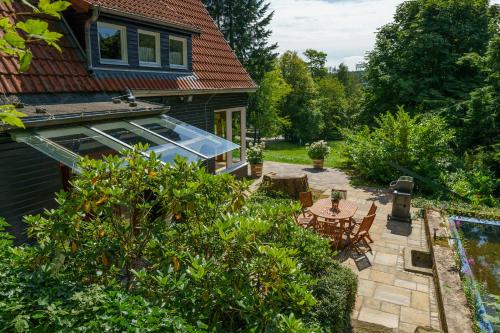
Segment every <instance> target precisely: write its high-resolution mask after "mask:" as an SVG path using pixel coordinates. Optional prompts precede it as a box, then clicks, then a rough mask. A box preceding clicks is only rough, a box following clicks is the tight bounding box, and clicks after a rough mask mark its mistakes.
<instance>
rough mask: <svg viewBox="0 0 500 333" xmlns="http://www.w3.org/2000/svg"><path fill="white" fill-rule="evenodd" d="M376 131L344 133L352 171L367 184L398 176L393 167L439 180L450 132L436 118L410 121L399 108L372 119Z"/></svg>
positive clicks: (447, 160) (449, 155)
mask: <svg viewBox="0 0 500 333" xmlns="http://www.w3.org/2000/svg"><path fill="white" fill-rule="evenodd" d="M375 121H376V125H377V126H376V127H375V128H373V129H370V128H368V127H364V128H363V129H361V130H360V131H358V132H348V133H346V138H347V141H346V144H347V154H348V157H349V159H350V161H351V163H352V165H353V167H354V168H355V169H356V170H357V171H358V172H359V174H360V175H361V176H363V177H364V178H366V179H368V180H372V181H377V182H382V183H387V182H389V181H391V180H394V179H395V178H397V177H398V176H399V175H400V173H401V172H400V171H398V170H397V169H396V168H395V167H394V166H400V167H404V168H406V169H410V170H411V171H413V172H416V173H417V174H420V175H422V176H424V177H427V178H430V179H439V178H440V175H441V172H442V171H443V170H444V169H445V168H446V166H447V164H448V163H450V161H451V157H452V155H451V152H450V148H449V145H450V143H451V141H452V140H453V137H454V135H453V131H452V130H450V129H448V128H447V127H446V124H445V121H444V120H443V119H442V118H440V117H437V116H432V115H425V116H415V117H411V116H410V115H409V114H408V113H407V112H405V111H404V110H403V108H399V110H398V111H397V112H396V114H392V113H389V112H388V113H386V114H385V115H382V116H380V117H378V118H376V119H375Z"/></svg>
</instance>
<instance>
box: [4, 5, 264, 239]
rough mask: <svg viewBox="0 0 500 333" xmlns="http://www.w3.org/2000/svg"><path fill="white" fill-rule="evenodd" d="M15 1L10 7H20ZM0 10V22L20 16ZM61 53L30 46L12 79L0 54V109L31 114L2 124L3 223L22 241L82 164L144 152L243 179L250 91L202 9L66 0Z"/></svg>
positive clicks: (55, 26)
mask: <svg viewBox="0 0 500 333" xmlns="http://www.w3.org/2000/svg"><path fill="white" fill-rule="evenodd" d="M16 3H17V2H16ZM16 3H12V4H7V3H5V2H0V16H2V17H5V16H12V15H13V14H14V13H16V12H19V11H23V8H22V7H21V6H20V5H18V4H16ZM71 3H72V6H71V7H70V8H69V9H68V10H66V11H65V12H64V18H63V19H62V20H59V21H55V20H54V21H51V22H50V26H51V30H53V31H58V32H60V33H62V34H63V36H64V37H63V38H62V39H61V42H60V46H61V49H62V52H58V51H56V50H55V49H52V48H49V47H47V46H44V45H34V46H33V48H32V51H33V62H32V64H31V68H30V70H29V71H28V72H27V73H19V71H18V68H19V66H18V63H17V61H16V59H15V58H13V57H10V56H7V55H4V54H0V93H1V94H0V102H1V103H2V104H14V105H15V106H16V107H17V109H18V111H21V112H23V113H25V114H26V115H27V117H26V118H24V119H23V121H24V123H25V126H26V129H25V130H19V129H13V128H9V127H7V126H3V127H1V126H0V216H2V217H4V218H6V220H7V222H8V223H9V224H11V225H12V231H13V233H14V234H15V235H16V237H17V238H18V240H19V241H25V240H26V237H25V235H24V233H23V230H24V226H23V223H22V219H23V216H25V215H29V214H38V213H41V212H42V211H43V209H50V208H51V207H53V205H54V204H55V203H54V193H55V192H57V191H59V190H60V189H64V188H67V186H68V181H69V178H70V177H71V174H73V173H75V172H78V166H77V160H78V157H79V156H90V157H92V158H100V157H102V156H105V155H109V154H119V152H120V151H122V150H123V149H129V148H130V147H131V146H132V145H134V144H137V143H143V144H148V145H149V149H150V150H154V151H156V152H158V153H159V154H161V156H162V160H163V161H164V162H165V163H166V164H168V163H171V162H172V161H173V158H174V157H175V156H177V155H180V156H182V157H184V158H187V159H188V160H192V161H203V163H204V165H206V167H207V169H208V170H209V171H210V172H214V173H220V172H229V173H233V174H236V175H238V176H245V175H246V173H247V164H246V161H245V158H244V157H245V142H246V138H245V133H246V124H245V120H246V106H247V104H248V95H249V93H251V92H254V91H255V89H256V86H255V84H254V83H253V81H252V80H251V78H250V77H249V75H248V74H247V73H246V72H245V70H244V68H243V66H242V65H241V64H240V62H239V61H238V59H237V58H236V56H235V55H234V53H233V51H232V50H231V48H230V47H229V45H228V43H227V42H226V41H225V39H224V37H223V35H222V34H221V32H220V31H219V30H218V28H217V26H216V25H215V23H214V22H213V20H212V18H211V17H210V15H209V14H208V12H207V10H206V9H205V7H204V6H203V4H202V2H201V0H182V1H180V0H134V1H129V0H98V1H97V0H72V1H71Z"/></svg>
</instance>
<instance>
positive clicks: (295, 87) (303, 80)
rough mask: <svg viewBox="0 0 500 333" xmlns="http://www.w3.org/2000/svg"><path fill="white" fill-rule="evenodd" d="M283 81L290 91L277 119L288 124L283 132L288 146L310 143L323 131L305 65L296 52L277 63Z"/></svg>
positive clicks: (319, 111)
mask: <svg viewBox="0 0 500 333" xmlns="http://www.w3.org/2000/svg"><path fill="white" fill-rule="evenodd" d="M279 66H280V68H281V72H282V73H283V78H284V79H285V81H286V82H287V84H288V85H290V87H291V89H292V91H291V92H290V94H288V96H287V97H286V99H285V101H284V103H283V104H282V107H281V116H282V117H284V118H286V119H288V120H289V121H290V127H289V128H286V129H285V131H284V134H285V138H286V139H287V140H290V141H292V142H298V143H303V142H310V141H313V140H315V139H318V138H319V136H320V135H321V132H322V131H323V126H324V123H323V116H322V113H321V110H320V109H319V104H318V101H317V99H316V98H317V90H316V85H315V83H314V80H313V78H312V76H311V74H310V73H309V69H308V67H307V64H306V63H305V62H304V60H302V59H301V58H300V57H299V56H298V55H297V53H296V52H290V51H289V52H286V53H284V54H283V55H282V56H281V58H280V61H279Z"/></svg>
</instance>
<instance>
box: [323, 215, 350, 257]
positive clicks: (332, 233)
mask: <svg viewBox="0 0 500 333" xmlns="http://www.w3.org/2000/svg"><path fill="white" fill-rule="evenodd" d="M346 223H349V220H341V221H336V222H332V221H327V220H323V219H321V220H320V219H318V221H317V222H316V227H315V229H316V231H317V232H318V233H319V234H320V235H321V236H323V237H327V238H329V239H330V241H331V245H332V248H333V249H335V250H337V249H338V248H339V247H340V245H341V243H342V241H343V238H342V236H343V235H344V228H345V224H346Z"/></svg>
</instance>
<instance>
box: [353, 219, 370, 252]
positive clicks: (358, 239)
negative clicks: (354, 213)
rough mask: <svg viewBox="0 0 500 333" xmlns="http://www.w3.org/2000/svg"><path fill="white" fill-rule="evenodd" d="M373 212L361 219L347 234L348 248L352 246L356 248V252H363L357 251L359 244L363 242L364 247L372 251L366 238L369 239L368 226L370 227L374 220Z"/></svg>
mask: <svg viewBox="0 0 500 333" xmlns="http://www.w3.org/2000/svg"><path fill="white" fill-rule="evenodd" d="M375 216H376V215H375V214H372V215H368V216H365V217H364V218H363V221H362V222H361V224H359V226H358V227H357V228H354V229H353V230H352V231H351V233H350V234H349V236H348V237H349V239H348V241H349V250H352V249H353V248H354V249H355V250H356V252H357V253H358V254H363V253H362V252H360V251H359V244H360V243H364V245H366V247H367V248H368V249H369V250H370V252H372V248H371V247H370V244H368V241H367V240H366V239H367V238H368V239H369V236H368V235H369V232H370V228H371V227H372V224H373V221H374V220H375Z"/></svg>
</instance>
